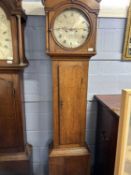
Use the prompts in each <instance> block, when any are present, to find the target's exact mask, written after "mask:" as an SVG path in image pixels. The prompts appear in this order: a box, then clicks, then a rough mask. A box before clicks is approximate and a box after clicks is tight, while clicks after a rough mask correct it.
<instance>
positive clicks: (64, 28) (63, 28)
mask: <svg viewBox="0 0 131 175" xmlns="http://www.w3.org/2000/svg"><path fill="white" fill-rule="evenodd" d="M60 29H62V30H84V29H85V30H88V28H66V27H61V28H55V29H52V30H60Z"/></svg>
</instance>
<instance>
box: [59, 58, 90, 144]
mask: <svg viewBox="0 0 131 175" xmlns="http://www.w3.org/2000/svg"><path fill="white" fill-rule="evenodd" d="M87 68H88V64H87V62H79V61H77V62H70V61H68V62H60V64H59V115H60V144H61V145H65V144H80V143H82V142H84V139H85V133H84V132H85V121H86V110H85V109H86V94H87V71H88V70H87Z"/></svg>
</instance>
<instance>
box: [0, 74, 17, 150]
mask: <svg viewBox="0 0 131 175" xmlns="http://www.w3.org/2000/svg"><path fill="white" fill-rule="evenodd" d="M16 137H17V124H16V111H15V89H14V86H13V81H11V80H9V79H6V78H4V77H2V76H0V148H3V147H13V146H16V145H17V142H16Z"/></svg>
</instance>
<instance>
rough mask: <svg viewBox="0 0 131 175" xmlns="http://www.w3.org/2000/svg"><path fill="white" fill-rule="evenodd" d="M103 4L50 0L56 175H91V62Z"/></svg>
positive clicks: (48, 40) (52, 163)
mask: <svg viewBox="0 0 131 175" xmlns="http://www.w3.org/2000/svg"><path fill="white" fill-rule="evenodd" d="M99 2H100V1H97V0H53V1H52V0H45V1H43V3H44V5H45V11H46V52H47V54H48V55H50V56H51V58H52V69H53V71H52V72H53V115H54V138H53V145H52V147H51V148H50V153H49V174H50V175H88V174H89V173H90V151H89V149H88V146H87V144H86V143H85V128H86V105H87V103H86V101H87V84H88V65H89V60H90V58H91V57H92V56H94V55H95V54H96V30H97V15H98V12H99Z"/></svg>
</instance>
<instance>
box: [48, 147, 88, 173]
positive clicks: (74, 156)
mask: <svg viewBox="0 0 131 175" xmlns="http://www.w3.org/2000/svg"><path fill="white" fill-rule="evenodd" d="M89 174H90V152H89V150H88V148H86V147H78V148H58V149H51V150H50V153H49V175H89Z"/></svg>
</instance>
